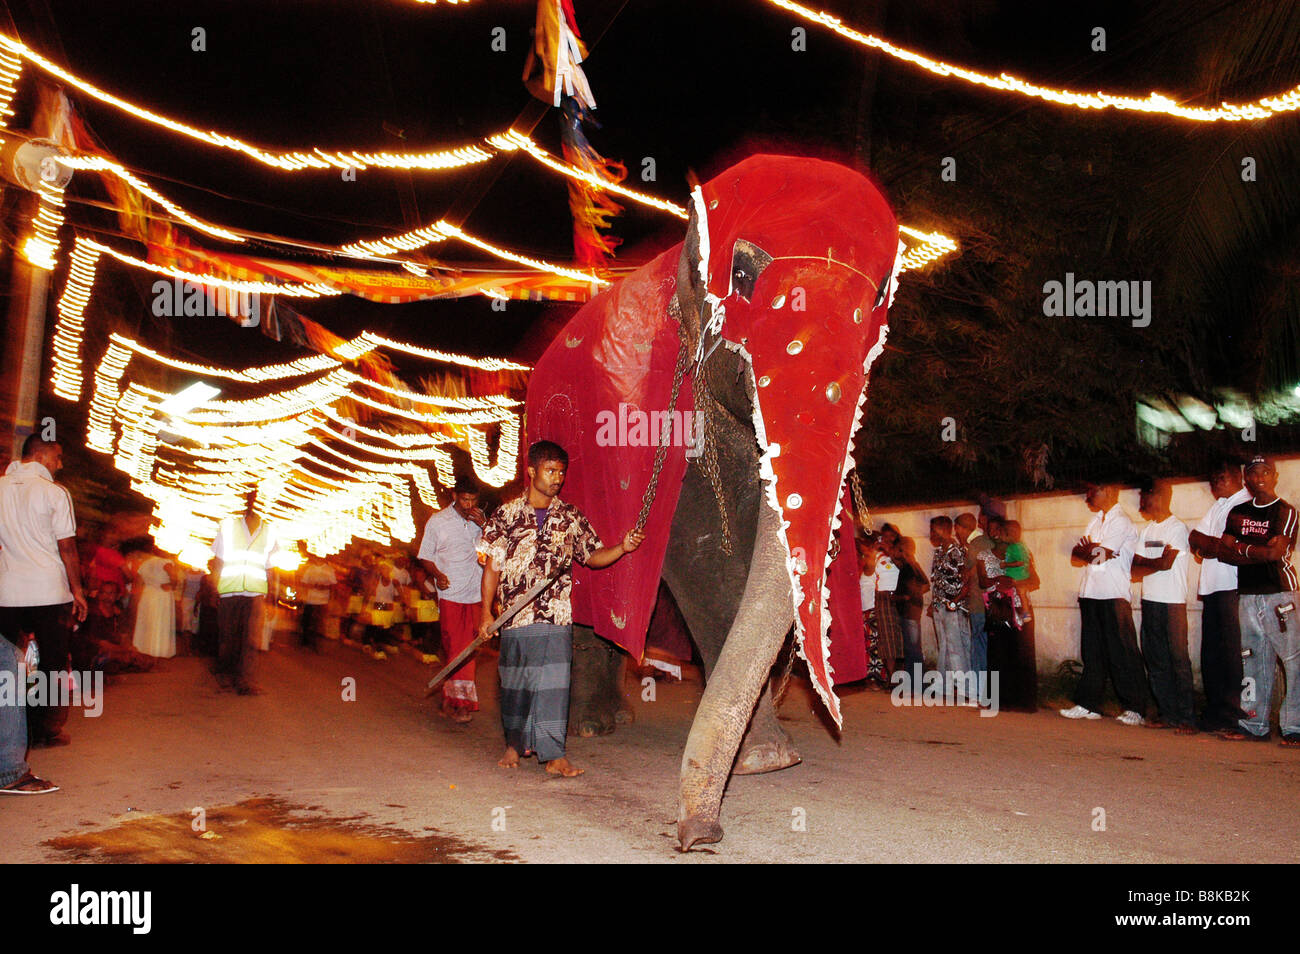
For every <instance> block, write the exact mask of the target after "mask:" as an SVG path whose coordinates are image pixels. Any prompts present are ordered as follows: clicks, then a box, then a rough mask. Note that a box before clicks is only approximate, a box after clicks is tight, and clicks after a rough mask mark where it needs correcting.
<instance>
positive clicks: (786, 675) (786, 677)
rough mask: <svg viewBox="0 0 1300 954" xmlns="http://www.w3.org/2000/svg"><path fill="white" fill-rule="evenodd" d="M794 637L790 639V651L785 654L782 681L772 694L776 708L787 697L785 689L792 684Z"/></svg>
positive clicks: (773, 704)
mask: <svg viewBox="0 0 1300 954" xmlns="http://www.w3.org/2000/svg"><path fill="white" fill-rule="evenodd" d="M794 657H795V649H794V639H793V638H792V639H791V640H790V651H789V652H788V653H786V656H785V671H784V672H782V673H781V682H780V683H779V684H778V685H777V688H776V692H775V693H773V695H772V706H773V708H776V707H778V706H780V705H781V700H782V699H784V698H785V690H786V688H787V687H788V686H789V685H790V673H792V672H793V671H794Z"/></svg>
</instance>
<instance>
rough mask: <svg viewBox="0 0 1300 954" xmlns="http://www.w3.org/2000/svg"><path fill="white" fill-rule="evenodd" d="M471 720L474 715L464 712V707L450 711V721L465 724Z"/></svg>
mask: <svg viewBox="0 0 1300 954" xmlns="http://www.w3.org/2000/svg"><path fill="white" fill-rule="evenodd" d="M473 720H474V717H473V716H472V715H470V714H469V713H468V712H466V711H465V710H464V709H453V710H452V713H451V721H452V722H456V723H459V724H460V725H467V724H469V723H470V722H472V721H473Z"/></svg>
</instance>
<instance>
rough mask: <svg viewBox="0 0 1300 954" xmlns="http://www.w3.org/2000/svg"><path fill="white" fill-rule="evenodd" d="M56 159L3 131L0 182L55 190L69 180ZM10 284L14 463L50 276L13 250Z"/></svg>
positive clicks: (36, 377)
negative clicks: (41, 184)
mask: <svg viewBox="0 0 1300 954" xmlns="http://www.w3.org/2000/svg"><path fill="white" fill-rule="evenodd" d="M59 154H60V149H59V146H58V144H57V143H54V142H52V141H50V140H48V139H29V138H27V137H26V136H25V135H24V134H22V133H19V132H16V131H14V130H10V129H6V130H5V136H4V143H3V145H2V146H0V177H3V178H4V179H5V180H6V181H7V182H8V183H11V184H13V185H16V186H19V187H20V188H23V189H26V190H27V191H29V192H34V191H35V190H36V188H37V185H36V184H37V182H38V181H41V180H44V181H45V182H47V183H49V184H51V185H55V186H59V187H60V188H61V187H63V186H65V185H67V183H68V181H69V180H70V179H71V178H72V170H71V169H69V168H68V167H67V166H64V165H62V164H60V163H58V162H55V161H54V158H53V157H55V156H57V155H59ZM24 198H26V197H24ZM34 204H35V202H34V201H33V200H29V201H23V202H18V203H16V209H17V211H18V213H19V215H20V218H19V221H20V222H21V221H22V218H25V217H26V216H24V215H23V213H24V212H27V211H29V210H30V208H31V207H32V206H33V205H34ZM10 279H11V280H10V286H9V287H10V288H11V289H12V290H13V295H12V297H11V298H10V300H9V312H8V314H7V315H6V318H5V340H6V341H7V342H12V343H13V344H16V345H17V347H9V348H6V349H5V361H4V391H5V402H4V404H5V408H4V410H5V415H4V422H3V424H4V431H3V432H0V433H3V435H4V437H5V438H7V440H8V444H7V449H8V451H9V455H10V458H11V459H13V460H17V459H18V457H19V456H20V455H21V452H22V445H23V441H24V440H26V439H27V436H28V435H29V434H31V433H32V432H33V431H34V430H35V429H36V405H37V401H38V399H39V397H40V393H41V358H42V356H43V353H44V346H45V312H46V305H47V302H48V297H49V288H50V271H49V269H47V268H42V267H40V266H38V265H34V264H32V262H31V261H30V260H28V258H27V257H26V256H25V255H24V254H23V251H22V247H21V245H19V246H18V247H16V248H15V249H14V254H13V268H12V271H11V273H10Z"/></svg>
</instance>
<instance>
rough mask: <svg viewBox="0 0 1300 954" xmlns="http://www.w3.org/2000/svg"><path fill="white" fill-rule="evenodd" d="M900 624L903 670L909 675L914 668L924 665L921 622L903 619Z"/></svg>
mask: <svg viewBox="0 0 1300 954" xmlns="http://www.w3.org/2000/svg"><path fill="white" fill-rule="evenodd" d="M901 623H902V627H903V669H904V670H905V671H907V672H909V673H911V672H916V670H915V669H914V668H913V667H914V666H921V667H923V668H924V665H925V658H924V656H923V655H922V653H921V621H920V620H916V619H908V618H907V617H903V619H902V620H901ZM918 688H919V687H918Z"/></svg>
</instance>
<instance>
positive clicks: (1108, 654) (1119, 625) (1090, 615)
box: [1074, 597, 1150, 716]
mask: <svg viewBox="0 0 1300 954" xmlns="http://www.w3.org/2000/svg"><path fill="white" fill-rule="evenodd" d="M1079 618H1080V624H1081V626H1080V631H1079V653H1080V655H1081V656H1083V675H1082V676H1080V677H1079V685H1078V687H1077V688H1076V689H1075V691H1074V701H1075V702H1076V703H1078V704H1079V705H1081V706H1083V707H1084V708H1085V709H1090V710H1092V711H1093V712H1100V711H1101V699H1102V695H1103V693H1104V692H1105V691H1106V678H1107V677H1108V676H1109V677H1110V680H1111V682H1112V683H1114V685H1115V695H1117V696H1119V703H1120V705H1122V706H1123V707H1124V709H1125V710H1126V711H1128V712H1136V713H1137V714H1138V715H1141V716H1145V715H1146V710H1147V702H1148V701H1149V699H1150V697H1149V695H1148V690H1147V680H1146V672H1145V671H1144V670H1143V668H1142V654H1141V653H1140V652H1138V645H1137V630H1136V629H1134V627H1133V607H1132V606H1130V605H1129V601H1128V600H1119V599H1116V600H1094V599H1084V598H1082V597H1080V599H1079Z"/></svg>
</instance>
